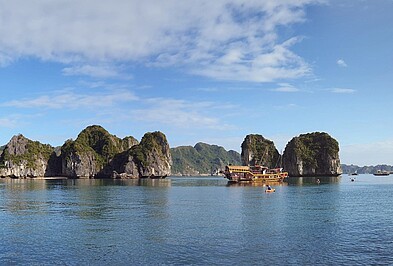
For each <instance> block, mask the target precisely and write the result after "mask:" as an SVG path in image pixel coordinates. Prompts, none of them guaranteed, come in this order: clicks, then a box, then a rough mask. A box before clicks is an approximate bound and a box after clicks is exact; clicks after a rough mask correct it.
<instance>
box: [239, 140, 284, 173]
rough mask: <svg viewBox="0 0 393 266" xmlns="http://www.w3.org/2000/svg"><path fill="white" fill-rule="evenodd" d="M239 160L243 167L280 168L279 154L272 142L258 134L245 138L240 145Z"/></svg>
mask: <svg viewBox="0 0 393 266" xmlns="http://www.w3.org/2000/svg"><path fill="white" fill-rule="evenodd" d="M241 158H242V162H243V165H263V166H266V167H269V168H274V167H279V166H280V165H279V164H280V154H279V152H278V150H277V149H276V147H275V145H274V142H273V141H271V140H268V139H265V138H264V137H263V136H262V135H258V134H251V135H247V136H246V138H245V139H244V141H243V143H242V154H241Z"/></svg>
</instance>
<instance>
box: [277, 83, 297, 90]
mask: <svg viewBox="0 0 393 266" xmlns="http://www.w3.org/2000/svg"><path fill="white" fill-rule="evenodd" d="M278 85H279V87H277V88H275V89H273V90H272V91H277V92H298V91H299V89H298V88H296V87H294V86H293V85H291V84H289V83H280V84H278Z"/></svg>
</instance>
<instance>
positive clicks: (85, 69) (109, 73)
mask: <svg viewBox="0 0 393 266" xmlns="http://www.w3.org/2000/svg"><path fill="white" fill-rule="evenodd" d="M62 72H63V74H64V75H66V76H77V75H85V76H90V77H94V78H121V79H123V78H128V79H129V78H131V75H129V74H128V75H127V74H124V73H122V71H121V69H119V68H117V67H115V66H113V65H89V64H87V65H78V66H72V67H66V68H63V71H62Z"/></svg>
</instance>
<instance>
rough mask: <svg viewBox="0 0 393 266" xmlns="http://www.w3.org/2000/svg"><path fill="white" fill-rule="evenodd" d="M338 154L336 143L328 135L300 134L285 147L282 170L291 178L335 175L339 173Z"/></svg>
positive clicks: (315, 133)
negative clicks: (287, 172) (286, 171)
mask: <svg viewBox="0 0 393 266" xmlns="http://www.w3.org/2000/svg"><path fill="white" fill-rule="evenodd" d="M338 152H339V145H338V142H337V141H336V140H335V139H334V138H332V137H331V136H330V135H329V134H327V133H324V132H314V133H308V134H302V135H300V136H298V137H294V138H293V139H292V140H291V141H290V142H289V143H288V144H287V146H286V147H285V152H284V156H283V161H284V168H285V169H286V170H288V171H289V172H290V173H289V175H292V176H299V175H337V174H340V173H341V168H340V159H339V155H338Z"/></svg>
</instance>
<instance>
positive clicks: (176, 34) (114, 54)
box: [0, 0, 321, 82]
mask: <svg viewBox="0 0 393 266" xmlns="http://www.w3.org/2000/svg"><path fill="white" fill-rule="evenodd" d="M320 2H321V1H319V0H285V1H277V0H267V1H259V0H250V1H237V0H215V1H209V0H200V1H176V0H167V1H138V0H113V1H104V0H84V1H77V0H57V1H49V0H31V1H24V0H13V1H7V0H0V4H1V7H2V8H1V9H0V35H1V36H6V37H5V38H1V39H0V64H3V65H4V64H6V63H10V62H12V61H13V60H17V59H18V58H21V57H29V56H31V57H35V58H39V59H42V60H51V61H56V62H63V63H68V64H71V65H72V66H71V67H68V68H65V70H64V72H65V74H76V73H78V74H88V75H94V76H97V75H98V76H100V75H103V76H108V75H109V76H112V75H114V73H112V72H111V71H110V69H106V71H104V72H100V71H102V70H100V71H99V70H98V69H97V68H94V67H91V62H97V61H98V62H105V63H106V64H108V62H112V63H113V62H116V63H125V62H132V63H141V62H142V63H145V64H147V65H156V64H159V65H175V66H186V68H185V69H188V71H190V72H191V73H196V74H199V75H203V76H207V77H211V78H216V79H226V80H233V79H235V80H242V81H243V80H246V81H255V82H266V81H273V80H277V79H282V78H297V77H300V76H304V75H306V74H308V73H309V72H310V67H309V66H308V64H307V63H306V62H305V61H304V60H303V59H302V58H301V57H299V56H298V55H296V54H295V53H294V52H292V51H291V46H292V45H293V43H294V40H296V41H299V38H297V37H295V38H290V39H289V40H288V41H284V42H282V41H279V38H278V30H277V27H278V26H291V25H293V24H295V23H302V22H303V21H305V12H304V9H305V8H306V6H307V5H311V4H318V3H320ZM74 64H76V66H75V65H74ZM108 70H109V72H108Z"/></svg>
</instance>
